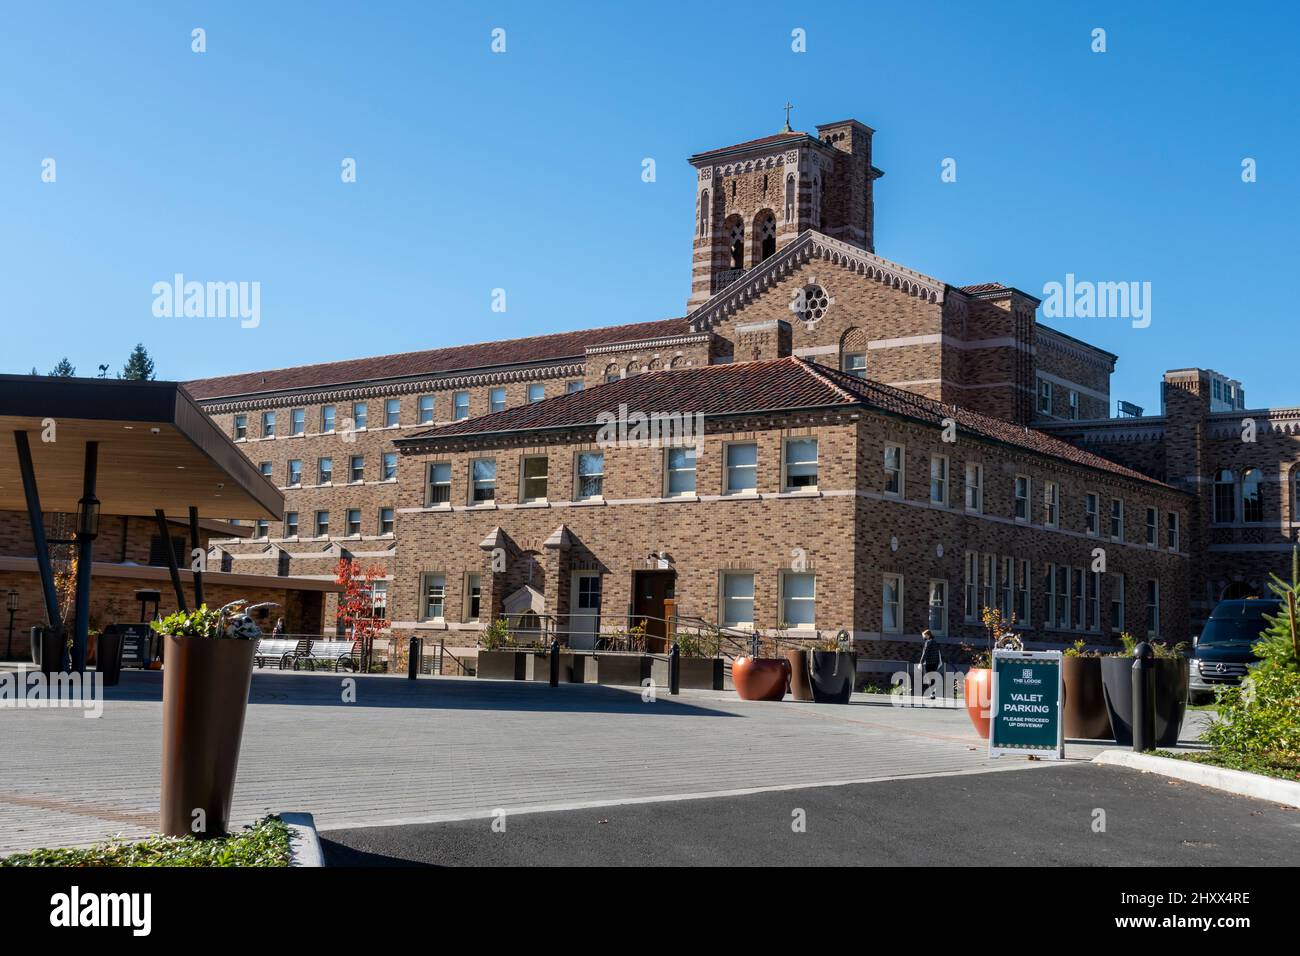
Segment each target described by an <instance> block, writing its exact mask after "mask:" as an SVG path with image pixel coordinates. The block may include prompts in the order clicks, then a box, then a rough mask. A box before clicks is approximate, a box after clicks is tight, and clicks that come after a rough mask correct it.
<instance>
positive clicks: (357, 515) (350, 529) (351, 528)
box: [345, 508, 361, 538]
mask: <svg viewBox="0 0 1300 956" xmlns="http://www.w3.org/2000/svg"><path fill="white" fill-rule="evenodd" d="M345 534H347V536H348V537H349V538H359V537H361V509H360V508H349V509H348V518H347V526H346V530H345Z"/></svg>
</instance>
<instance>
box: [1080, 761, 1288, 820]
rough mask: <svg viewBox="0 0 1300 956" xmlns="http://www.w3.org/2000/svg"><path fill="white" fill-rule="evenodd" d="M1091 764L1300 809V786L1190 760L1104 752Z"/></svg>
mask: <svg viewBox="0 0 1300 956" xmlns="http://www.w3.org/2000/svg"><path fill="white" fill-rule="evenodd" d="M1092 762H1093V763H1099V764H1106V765H1109V766H1112V767H1128V768H1130V769H1131V770H1141V771H1143V772H1144V773H1158V774H1162V775H1164V776H1166V777H1174V778H1175V779H1177V780H1186V781H1187V782H1188V783H1198V784H1200V785H1201V786H1203V787H1212V788H1214V789H1215V790H1224V791H1226V792H1228V793H1235V794H1237V795H1239V796H1242V797H1254V798H1255V799H1257V800H1267V801H1269V802H1270V803H1281V804H1284V805H1285V806H1288V807H1297V808H1300V783H1295V782H1293V781H1291V780H1280V779H1278V778H1276V777H1264V776H1261V775H1260V774H1257V773H1248V772H1247V771H1245V770H1229V769H1228V768H1227V767H1213V766H1211V765H1209V764H1204V763H1193V762H1192V761H1190V760H1175V759H1173V758H1172V757H1157V756H1155V755H1153V754H1140V753H1134V752H1133V751H1131V750H1103V751H1102V752H1101V753H1099V754H1098V755H1097V756H1095V757H1093V758H1092Z"/></svg>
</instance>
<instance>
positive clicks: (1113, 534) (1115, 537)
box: [1110, 498, 1124, 541]
mask: <svg viewBox="0 0 1300 956" xmlns="http://www.w3.org/2000/svg"><path fill="white" fill-rule="evenodd" d="M1110 538H1111V540H1112V541H1123V540H1124V499H1123V498H1112V499H1110Z"/></svg>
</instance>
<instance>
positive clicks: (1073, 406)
mask: <svg viewBox="0 0 1300 956" xmlns="http://www.w3.org/2000/svg"><path fill="white" fill-rule="evenodd" d="M1066 398H1067V399H1069V409H1070V420H1071V421H1078V420H1079V393H1078V392H1076V391H1075V390H1074V389H1070V390H1069V392H1068V393H1067V394H1066Z"/></svg>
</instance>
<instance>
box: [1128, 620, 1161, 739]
mask: <svg viewBox="0 0 1300 956" xmlns="http://www.w3.org/2000/svg"><path fill="white" fill-rule="evenodd" d="M1155 659H1156V652H1155V650H1154V649H1153V648H1152V647H1151V645H1150V644H1148V643H1147V642H1146V641H1143V642H1142V643H1141V644H1139V645H1138V646H1137V647H1135V648H1134V649H1133V750H1134V752H1136V753H1142V752H1143V751H1147V750H1153V749H1154V748H1155V745H1156V706H1155V705H1156V697H1155V688H1154V686H1153V684H1154V683H1155V676H1156V666H1155Z"/></svg>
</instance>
